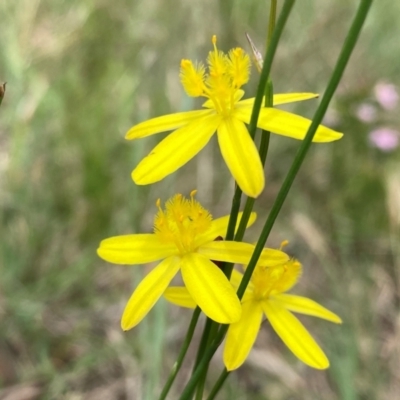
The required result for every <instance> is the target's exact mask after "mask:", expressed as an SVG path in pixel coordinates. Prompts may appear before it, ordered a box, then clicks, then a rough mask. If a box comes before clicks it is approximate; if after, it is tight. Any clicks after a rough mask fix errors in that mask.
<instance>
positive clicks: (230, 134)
mask: <svg viewBox="0 0 400 400" xmlns="http://www.w3.org/2000/svg"><path fill="white" fill-rule="evenodd" d="M212 41H213V45H214V50H213V51H211V52H210V53H209V56H208V59H207V64H208V72H206V69H205V67H204V65H203V64H201V63H199V64H193V63H192V62H191V61H190V60H182V62H181V72H180V79H181V82H182V85H183V87H184V89H185V91H186V93H187V94H188V95H189V96H192V97H200V96H202V97H205V98H207V101H206V102H205V103H204V104H203V107H204V108H205V109H203V110H197V111H188V112H180V113H175V114H169V115H164V116H162V117H157V118H152V119H150V120H148V121H145V122H142V123H140V124H138V125H135V126H134V127H132V128H131V129H130V130H129V131H128V133H127V134H126V139H129V140H131V139H139V138H144V137H146V136H150V135H153V134H156V133H160V132H165V131H170V130H174V132H172V133H171V134H170V135H169V136H168V137H167V138H165V139H164V140H163V141H161V142H160V143H159V144H158V145H157V146H156V147H155V148H154V149H153V150H152V151H151V152H150V154H149V155H148V156H147V157H145V158H144V159H143V160H142V161H141V162H140V163H139V165H138V166H137V167H136V168H135V169H134V170H133V172H132V178H133V180H134V182H135V183H136V184H138V185H147V184H150V183H154V182H157V181H160V180H161V179H163V178H164V177H166V176H167V175H169V174H171V173H172V172H174V171H176V170H177V169H178V168H180V167H181V166H183V165H184V164H186V163H187V162H188V161H189V160H190V159H191V158H193V157H194V156H195V155H196V154H197V153H198V152H199V151H200V150H201V149H202V148H203V147H204V146H205V145H206V144H207V143H208V141H209V140H210V138H211V136H212V135H213V134H214V133H215V132H217V134H218V142H219V146H220V149H221V153H222V157H223V158H224V160H225V162H226V164H227V166H228V168H229V170H230V171H231V173H232V175H233V177H234V178H235V180H236V182H237V183H238V185H239V187H240V188H241V189H242V190H243V192H244V193H245V194H247V195H248V196H250V197H257V196H258V195H259V194H260V193H261V191H262V190H263V188H264V171H263V167H262V164H261V161H260V157H259V155H258V151H257V148H256V146H255V144H254V142H253V140H252V139H251V137H250V135H249V133H248V131H247V128H246V126H245V124H248V123H249V122H250V117H251V112H252V108H253V103H254V98H251V99H247V100H241V98H242V97H243V95H244V91H243V90H241V89H240V88H241V86H243V85H244V84H245V83H247V81H248V80H249V75H250V72H249V68H250V58H249V56H248V55H247V54H246V53H245V52H244V51H243V50H242V49H241V48H236V49H233V50H231V51H230V52H229V53H228V54H227V55H226V54H224V53H223V52H222V51H219V50H218V49H217V46H216V41H217V40H216V37H215V36H214V37H213V40H212ZM317 96H318V95H316V94H314V93H289V94H277V95H275V96H274V99H273V101H274V105H279V104H284V103H290V102H295V101H300V100H307V99H311V98H315V97H317ZM310 124H311V121H310V120H308V119H306V118H303V117H300V116H298V115H295V114H292V113H289V112H286V111H282V110H278V109H276V108H266V107H262V108H261V110H260V116H259V118H258V123H257V126H258V127H259V128H261V129H264V130H267V131H271V132H273V133H277V134H279V135H284V136H289V137H292V138H295V139H300V140H301V139H303V138H304V136H305V134H306V132H307V129H308V127H309V126H310ZM342 136H343V135H342V134H341V133H339V132H335V131H333V130H331V129H329V128H326V127H324V126H322V125H321V126H319V128H318V130H317V132H316V134H315V136H314V142H330V141H334V140H338V139H340V138H341V137H342Z"/></svg>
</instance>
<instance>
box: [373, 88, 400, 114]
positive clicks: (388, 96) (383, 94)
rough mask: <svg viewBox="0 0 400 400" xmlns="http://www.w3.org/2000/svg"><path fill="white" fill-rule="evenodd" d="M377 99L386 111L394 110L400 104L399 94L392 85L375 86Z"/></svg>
mask: <svg viewBox="0 0 400 400" xmlns="http://www.w3.org/2000/svg"><path fill="white" fill-rule="evenodd" d="M374 91H375V97H376V99H377V100H378V103H379V104H380V105H381V106H382V107H383V108H384V109H386V110H394V109H395V108H396V106H397V104H398V102H399V93H398V92H397V89H396V86H395V85H393V84H392V83H384V82H380V83H378V84H376V86H375V89H374Z"/></svg>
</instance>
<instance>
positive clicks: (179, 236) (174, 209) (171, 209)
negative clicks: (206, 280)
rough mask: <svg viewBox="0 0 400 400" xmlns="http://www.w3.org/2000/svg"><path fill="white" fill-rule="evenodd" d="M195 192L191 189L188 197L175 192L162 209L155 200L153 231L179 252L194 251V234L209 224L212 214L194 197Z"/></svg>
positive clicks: (203, 229) (208, 226)
mask: <svg viewBox="0 0 400 400" xmlns="http://www.w3.org/2000/svg"><path fill="white" fill-rule="evenodd" d="M195 194H196V190H193V191H192V192H191V193H190V199H187V198H185V197H183V196H182V195H181V194H176V195H175V196H174V197H172V198H171V199H169V200H168V201H167V202H166V204H165V209H164V210H163V209H161V207H160V200H157V207H158V213H157V215H156V216H155V218H154V233H155V234H156V235H157V236H158V237H159V238H160V239H161V240H162V241H163V242H164V243H171V242H172V243H175V245H176V247H177V248H178V250H179V252H180V253H181V254H186V253H190V252H193V251H195V250H196V249H195V239H196V236H197V235H199V234H201V233H204V232H206V231H207V230H208V229H209V228H210V226H211V221H212V216H211V214H210V213H209V212H208V211H207V210H206V209H205V208H203V207H202V206H201V204H200V203H199V202H197V201H196V200H195V199H194V196H195Z"/></svg>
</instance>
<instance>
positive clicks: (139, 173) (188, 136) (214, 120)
mask: <svg viewBox="0 0 400 400" xmlns="http://www.w3.org/2000/svg"><path fill="white" fill-rule="evenodd" d="M219 121H220V117H219V116H217V115H211V116H208V117H205V118H202V119H199V120H196V121H194V122H192V123H190V124H188V125H185V126H184V127H182V128H180V129H178V130H176V131H175V132H173V133H171V134H169V135H168V136H167V137H166V138H165V139H164V140H162V141H161V142H160V143H159V144H158V145H157V146H156V147H155V148H154V149H153V150H152V151H151V152H150V154H149V155H148V156H146V157H145V158H144V159H143V160H142V161H141V162H140V163H139V165H138V166H137V167H136V168H135V169H134V170H133V172H132V179H133V180H134V182H135V183H136V184H137V185H148V184H150V183H154V182H158V181H160V180H161V179H163V178H165V177H166V176H167V175H169V174H172V173H173V172H175V171H176V170H177V169H178V168H180V167H182V165H184V164H186V163H187V162H188V161H189V160H190V159H191V158H193V157H194V156H195V155H196V154H197V153H198V152H199V151H200V150H201V149H202V148H203V147H204V146H205V145H206V144H207V143H208V141H209V140H210V138H211V136H212V135H213V133H214V132H215V131H216V129H217V127H218V124H219Z"/></svg>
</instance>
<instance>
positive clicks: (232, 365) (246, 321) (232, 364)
mask: <svg viewBox="0 0 400 400" xmlns="http://www.w3.org/2000/svg"><path fill="white" fill-rule="evenodd" d="M262 314H263V313H262V309H261V306H260V303H259V302H258V301H246V302H244V303H242V317H241V318H240V321H239V322H235V323H234V324H231V325H230V326H229V329H228V332H227V335H226V341H225V347H224V356H223V357H224V364H225V367H226V369H227V370H228V371H233V370H234V369H236V368H239V367H240V366H241V365H242V364H243V363H244V361H245V360H246V358H247V356H248V355H249V353H250V350H251V348H252V347H253V345H254V342H255V341H256V338H257V335H258V332H259V330H260V325H261V320H262Z"/></svg>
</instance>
